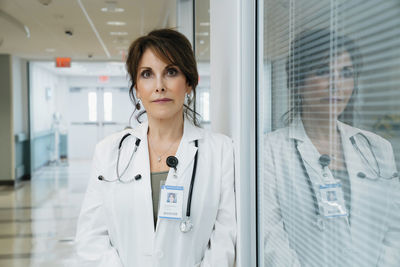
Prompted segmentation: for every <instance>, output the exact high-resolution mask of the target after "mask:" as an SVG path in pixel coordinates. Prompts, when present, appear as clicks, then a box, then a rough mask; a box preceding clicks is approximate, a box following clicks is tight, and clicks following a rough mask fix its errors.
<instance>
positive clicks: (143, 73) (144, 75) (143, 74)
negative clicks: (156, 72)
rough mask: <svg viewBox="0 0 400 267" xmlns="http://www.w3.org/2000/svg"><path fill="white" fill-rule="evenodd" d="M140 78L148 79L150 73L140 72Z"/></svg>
mask: <svg viewBox="0 0 400 267" xmlns="http://www.w3.org/2000/svg"><path fill="white" fill-rule="evenodd" d="M141 76H142V77H143V78H149V77H150V76H151V72H150V71H148V70H145V71H142V73H141Z"/></svg>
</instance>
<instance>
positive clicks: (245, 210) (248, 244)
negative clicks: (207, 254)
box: [210, 0, 257, 267]
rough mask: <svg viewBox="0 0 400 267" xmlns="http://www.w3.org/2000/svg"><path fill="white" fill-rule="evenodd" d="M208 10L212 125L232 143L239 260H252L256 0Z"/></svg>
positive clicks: (220, 0)
mask: <svg viewBox="0 0 400 267" xmlns="http://www.w3.org/2000/svg"><path fill="white" fill-rule="evenodd" d="M210 11H211V13H210V22H211V48H210V51H211V57H210V59H211V61H210V63H211V71H210V73H211V95H210V101H211V126H212V129H214V130H215V131H218V132H222V133H225V134H227V135H229V136H231V137H232V138H233V141H234V146H235V175H236V181H235V183H236V198H237V201H236V203H237V221H238V240H237V266H238V267H250V266H256V260H257V258H256V220H255V218H256V214H255V212H256V206H255V196H256V190H255V188H256V187H255V183H256V177H255V160H256V157H255V141H256V140H255V84H256V83H255V78H256V75H255V73H256V70H255V17H256V16H255V0H247V1H244V0H211V2H210ZM221 18H223V19H221Z"/></svg>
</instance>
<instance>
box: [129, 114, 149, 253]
mask: <svg viewBox="0 0 400 267" xmlns="http://www.w3.org/2000/svg"><path fill="white" fill-rule="evenodd" d="M147 131H148V122H143V123H142V124H141V125H139V126H138V127H137V128H135V129H134V130H132V131H131V134H132V135H134V136H135V137H137V138H139V139H140V145H139V148H138V150H137V152H136V153H137V157H136V158H135V161H134V169H135V170H136V172H137V174H140V175H142V178H141V179H140V180H138V181H134V182H136V183H137V186H140V188H141V192H142V194H143V202H142V203H140V204H139V205H137V206H136V207H139V208H141V209H142V212H141V213H140V214H144V218H143V220H144V221H145V225H146V226H145V227H144V229H143V231H146V232H147V236H149V237H150V236H154V218H153V199H152V190H151V180H150V160H149V150H148V147H149V146H148V142H147ZM136 172H135V173H136ZM147 243H148V245H149V246H148V247H146V248H145V251H146V253H148V254H151V253H152V249H153V238H149V239H148V242H147Z"/></svg>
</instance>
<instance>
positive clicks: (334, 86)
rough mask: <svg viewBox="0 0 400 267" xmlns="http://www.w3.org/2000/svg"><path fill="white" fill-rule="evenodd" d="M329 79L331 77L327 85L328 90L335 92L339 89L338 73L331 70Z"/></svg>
mask: <svg viewBox="0 0 400 267" xmlns="http://www.w3.org/2000/svg"><path fill="white" fill-rule="evenodd" d="M330 79H331V82H330V86H329V88H330V90H331V91H332V92H335V91H337V90H338V89H340V88H338V87H340V84H341V82H340V74H339V72H338V71H337V70H332V72H331V77H330Z"/></svg>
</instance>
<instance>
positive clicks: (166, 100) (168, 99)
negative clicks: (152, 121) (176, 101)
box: [153, 98, 172, 103]
mask: <svg viewBox="0 0 400 267" xmlns="http://www.w3.org/2000/svg"><path fill="white" fill-rule="evenodd" d="M170 101H172V99H170V98H160V99H156V100H154V101H153V102H155V103H166V102H170Z"/></svg>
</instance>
